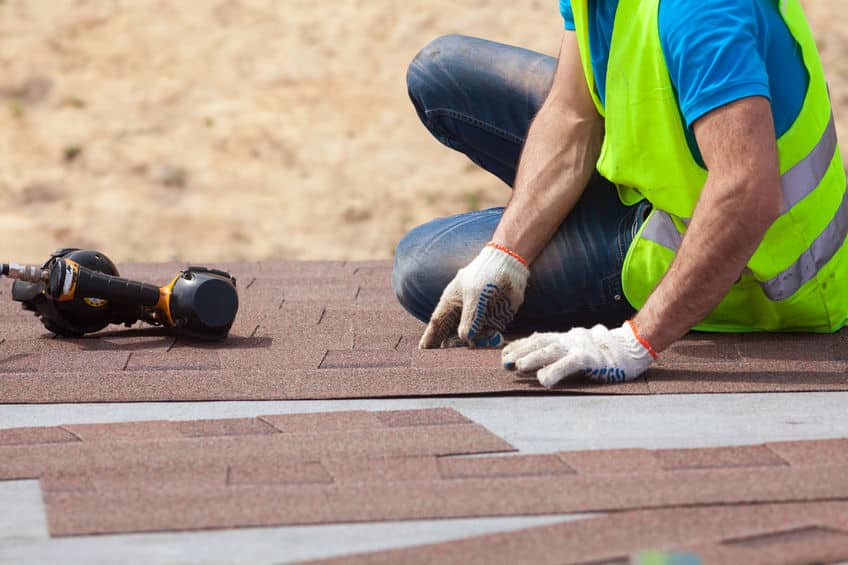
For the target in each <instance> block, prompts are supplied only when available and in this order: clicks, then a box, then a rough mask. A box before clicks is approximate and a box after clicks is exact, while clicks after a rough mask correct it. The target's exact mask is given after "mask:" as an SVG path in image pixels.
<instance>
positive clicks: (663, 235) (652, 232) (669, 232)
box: [642, 208, 683, 253]
mask: <svg viewBox="0 0 848 565" xmlns="http://www.w3.org/2000/svg"><path fill="white" fill-rule="evenodd" d="M642 237H643V238H644V239H647V240H648V241H653V242H654V243H658V244H659V245H662V246H663V247H666V248H668V249H671V250H672V251H674V252H675V253H676V252H677V250H678V249H680V244H681V243H683V234H682V233H680V232H679V231H677V226H675V225H674V222H673V221H672V219H671V216H670V215H669V214H668V213H667V212H663V211H662V210H660V209H658V208H654V211H653V213H652V214H651V215H650V217H649V218H648V222H647V223H646V224H645V227H644V228H643V229H642Z"/></svg>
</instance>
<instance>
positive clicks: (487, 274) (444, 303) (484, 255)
mask: <svg viewBox="0 0 848 565" xmlns="http://www.w3.org/2000/svg"><path fill="white" fill-rule="evenodd" d="M504 249H505V248H502V247H500V246H494V245H493V244H491V243H490V244H488V245H487V246H486V247H484V248H483V250H482V251H481V252H480V254H479V255H477V257H476V258H475V259H474V260H473V261H471V263H469V264H468V265H467V266H466V267H463V268H462V269H460V270H459V272H457V274H456V277H455V278H454V279H453V280H452V281H451V282H450V284H448V286H447V287H446V288H445V290H444V292H442V297H441V298H440V299H439V303H438V304H437V305H436V309H435V310H434V311H433V315H432V316H431V317H430V323H429V324H428V325H427V330H426V331H425V332H424V335H423V337H422V338H421V342H420V343H419V347H420V348H421V349H435V348H439V347H447V346H456V345H469V346H472V347H500V346H501V345H503V344H504V339H503V331H504V330H505V329H506V326H507V324H509V323H510V322H511V321H512V319H513V318H514V317H515V313H516V312H517V311H518V307H519V306H521V303H522V302H524V290H525V288H527V279H528V278H529V276H530V270H529V269H528V268H527V267H526V266H525V265H524V264H523V263H522V262H521V261H519V260H518V259H517V258H516V256H513V255H512V254H510V252H508V251H505V250H504ZM457 342H458V343H457Z"/></svg>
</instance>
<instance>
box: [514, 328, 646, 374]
mask: <svg viewBox="0 0 848 565" xmlns="http://www.w3.org/2000/svg"><path fill="white" fill-rule="evenodd" d="M501 359H502V361H503V365H504V368H506V369H509V370H515V369H518V370H519V371H520V372H522V373H531V372H533V371H537V373H536V377H537V378H538V379H539V382H540V383H542V385H543V386H545V387H547V388H550V387H552V386H554V385H555V384H557V383H558V382H559V381H561V380H562V379H564V378H565V377H567V376H570V375H575V374H583V375H585V376H587V377H589V379H591V380H593V381H595V382H600V383H618V382H624V381H631V380H633V379H635V378H636V377H638V376H639V375H641V374H642V373H644V372H645V371H646V370H647V369H648V367H650V366H651V364H652V363H653V362H654V360H655V359H656V353H655V352H654V351H653V349H650V345H649V344H648V343H647V342H646V341H644V340H642V339H641V338H639V336H638V334H637V332H636V328H635V326H634V325H633V323H632V322H625V323H624V325H622V326H621V327H619V328H616V329H614V330H610V329H608V328H607V327H605V326H601V325H598V326H595V327H594V328H592V329H591V330H589V329H586V328H574V329H572V330H571V331H568V332H565V333H535V334H533V335H531V336H530V337H528V338H525V339H520V340H518V341H514V342H513V343H510V344H509V345H507V346H506V348H505V349H504V350H503V352H502V354H501Z"/></svg>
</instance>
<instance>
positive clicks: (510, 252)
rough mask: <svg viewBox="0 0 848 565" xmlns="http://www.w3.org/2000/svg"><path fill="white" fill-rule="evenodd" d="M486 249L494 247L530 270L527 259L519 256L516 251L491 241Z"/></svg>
mask: <svg viewBox="0 0 848 565" xmlns="http://www.w3.org/2000/svg"><path fill="white" fill-rule="evenodd" d="M486 247H494V248H495V249H497V250H498V251H503V252H504V253H506V254H507V255H509V256H510V257H512V258H513V259H515V260H516V261H518V262H519V263H521V264H522V265H524V266H525V267H527V268H528V269H529V268H530V264H529V263H528V262H527V259H525V258H524V257H522V256H521V255H519V254H518V253H516V252H515V251H513V250H512V249H510V248H509V247H506V246H504V245H501V244H500V243H495V242H494V241H490V242H489V243H487V244H486Z"/></svg>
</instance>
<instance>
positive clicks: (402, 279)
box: [392, 234, 429, 321]
mask: <svg viewBox="0 0 848 565" xmlns="http://www.w3.org/2000/svg"><path fill="white" fill-rule="evenodd" d="M410 235H411V234H407V235H406V236H405V237H404V238H403V239H401V241H400V243H398V246H397V249H396V250H395V260H394V265H393V267H392V288H393V289H394V291H395V296H397V299H398V302H400V305H401V306H403V308H404V309H405V310H406V311H407V312H409V313H410V314H412V315H413V316H415V317H416V318H418V319H419V320H423V321H427V319H428V318H429V312H427V304H426V303H427V302H428V300H427V297H426V293H425V292H424V290H423V287H425V286H427V284H426V269H425V268H424V265H423V263H422V261H421V260H420V257H419V255H418V253H416V251H415V248H417V247H418V246H417V245H415V244H414V243H413V238H411V237H410Z"/></svg>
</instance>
